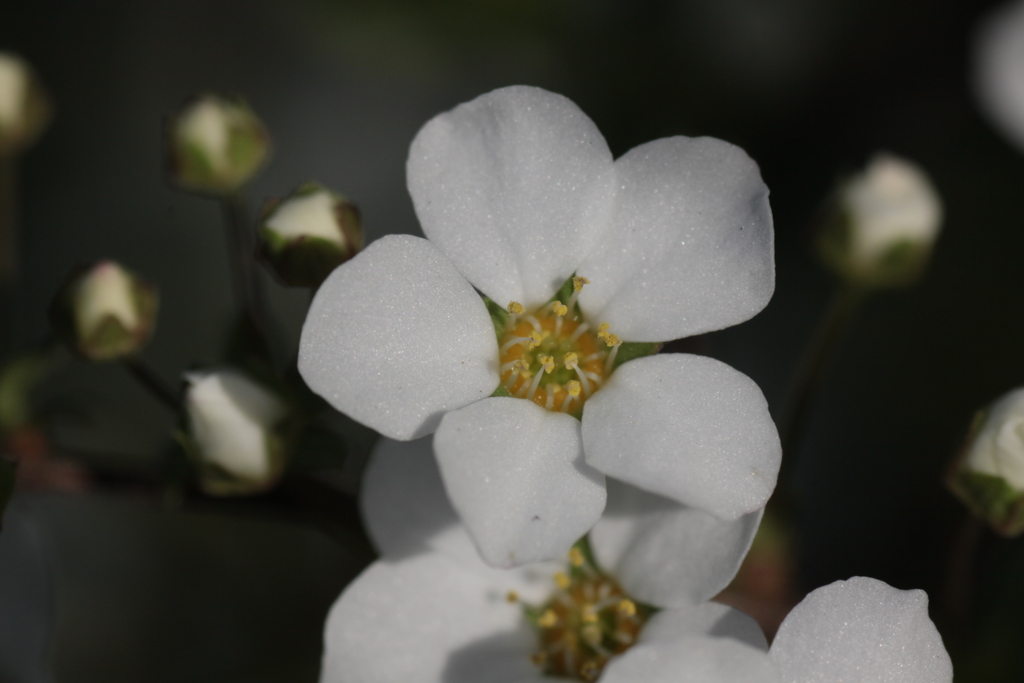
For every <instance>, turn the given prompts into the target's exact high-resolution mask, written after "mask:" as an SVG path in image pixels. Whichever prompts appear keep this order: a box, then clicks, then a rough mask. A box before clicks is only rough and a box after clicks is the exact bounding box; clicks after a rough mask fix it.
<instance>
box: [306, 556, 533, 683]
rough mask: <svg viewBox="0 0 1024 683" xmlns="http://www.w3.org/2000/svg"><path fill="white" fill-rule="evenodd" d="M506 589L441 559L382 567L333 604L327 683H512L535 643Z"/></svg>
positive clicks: (525, 672)
mask: <svg viewBox="0 0 1024 683" xmlns="http://www.w3.org/2000/svg"><path fill="white" fill-rule="evenodd" d="M505 596H506V590H505V588H504V587H503V586H501V585H496V584H494V583H490V582H488V581H487V580H485V579H484V578H482V577H480V576H477V575H475V574H473V573H472V572H468V571H465V570H463V569H462V568H461V567H460V566H459V565H458V564H457V563H455V562H453V561H452V560H450V559H449V558H447V557H445V556H444V555H441V554H438V553H424V554H420V555H415V556H413V557H410V558H407V559H405V560H399V561H394V562H389V561H378V562H375V563H373V564H372V565H370V567H369V568H367V569H366V571H364V572H363V573H362V574H361V575H360V576H359V577H358V578H357V579H356V580H355V581H353V582H352V583H351V584H350V585H349V586H348V587H347V588H346V589H345V591H344V592H343V593H342V594H341V597H340V598H339V599H338V601H337V602H335V604H334V606H333V607H332V608H331V611H330V614H329V615H328V617H327V627H326V631H325V635H324V659H323V667H322V669H321V675H320V680H321V682H322V683H342V682H344V683H441V682H442V681H443V682H444V683H515V681H517V680H519V679H522V678H526V677H528V676H530V675H532V674H533V673H534V672H535V669H534V667H533V665H532V664H531V662H530V654H531V653H532V651H533V650H534V649H535V647H536V636H535V635H534V633H533V631H532V629H531V628H530V627H529V625H528V623H527V622H526V619H525V618H524V616H523V612H522V607H521V606H520V605H518V604H510V603H509V602H508V601H507V600H506V599H505Z"/></svg>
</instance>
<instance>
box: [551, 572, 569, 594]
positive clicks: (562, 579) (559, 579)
mask: <svg viewBox="0 0 1024 683" xmlns="http://www.w3.org/2000/svg"><path fill="white" fill-rule="evenodd" d="M570 583H572V582H571V581H569V577H568V576H566V575H565V572H556V573H555V585H556V586H558V587H559V588H561V589H562V590H565V589H566V588H568V587H569V584H570Z"/></svg>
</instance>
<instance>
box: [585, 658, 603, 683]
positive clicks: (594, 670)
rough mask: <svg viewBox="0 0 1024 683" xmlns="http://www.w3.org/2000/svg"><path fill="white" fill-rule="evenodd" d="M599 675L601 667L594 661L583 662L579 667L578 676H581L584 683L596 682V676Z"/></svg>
mask: <svg viewBox="0 0 1024 683" xmlns="http://www.w3.org/2000/svg"><path fill="white" fill-rule="evenodd" d="M600 673H601V667H600V666H599V665H598V664H597V662H594V661H586V662H583V665H582V666H580V676H583V680H585V681H594V680H597V677H598V675H599V674H600Z"/></svg>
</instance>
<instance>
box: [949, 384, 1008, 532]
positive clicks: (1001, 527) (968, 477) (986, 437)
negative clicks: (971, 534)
mask: <svg viewBox="0 0 1024 683" xmlns="http://www.w3.org/2000/svg"><path fill="white" fill-rule="evenodd" d="M947 483H948V485H949V488H950V489H951V490H952V491H953V493H955V494H956V495H957V497H959V498H960V499H961V500H962V501H963V502H964V504H965V505H967V507H968V508H969V509H970V510H971V512H973V513H974V514H975V515H976V516H977V517H980V518H981V519H984V520H985V521H987V522H988V523H989V524H991V525H992V528H994V529H995V530H996V531H998V532H999V533H1001V534H1004V535H1006V536H1017V535H1018V534H1020V533H1021V532H1022V531H1024V388H1021V389H1016V390H1014V391H1011V392H1010V393H1008V394H1006V395H1004V396H1003V397H1001V398H1000V399H999V400H997V401H996V402H995V403H993V404H992V405H991V406H989V407H988V408H987V409H986V410H983V411H981V412H980V413H978V415H977V416H976V417H975V419H974V424H973V425H972V427H971V432H970V434H969V435H968V438H967V444H966V446H965V447H964V450H963V452H962V453H961V454H960V456H959V457H958V458H957V460H956V462H954V464H953V467H952V469H951V470H950V473H949V477H948V481H947Z"/></svg>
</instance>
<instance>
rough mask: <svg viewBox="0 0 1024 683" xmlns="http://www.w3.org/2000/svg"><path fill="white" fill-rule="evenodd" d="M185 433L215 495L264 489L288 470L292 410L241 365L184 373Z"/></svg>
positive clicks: (202, 481) (203, 481)
mask: <svg viewBox="0 0 1024 683" xmlns="http://www.w3.org/2000/svg"><path fill="white" fill-rule="evenodd" d="M185 383H186V388H185V412H186V416H187V434H184V435H181V441H182V443H183V445H184V446H185V448H186V450H187V451H188V452H189V455H190V456H191V457H192V458H193V460H194V461H195V462H196V464H197V465H198V467H199V477H200V481H199V483H200V486H201V487H202V489H203V490H204V491H205V492H207V493H209V494H211V495H239V494H248V493H256V492H259V491H264V490H266V489H267V488H269V487H271V486H272V485H273V484H274V483H275V482H276V481H277V479H278V478H279V477H280V476H281V472H282V471H283V470H284V465H285V460H286V456H287V452H288V450H289V449H288V444H289V439H288V438H287V435H286V425H287V424H288V423H289V417H290V415H291V411H290V410H289V408H288V404H287V403H286V402H285V401H284V400H283V399H282V398H281V397H280V396H279V395H278V394H276V393H274V392H272V391H271V390H270V389H268V388H266V387H265V386H264V385H262V384H259V383H257V382H255V381H254V380H252V379H251V378H249V377H248V376H246V375H244V374H242V373H241V372H239V371H237V370H228V369H222V370H215V371H208V372H190V373H186V374H185Z"/></svg>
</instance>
